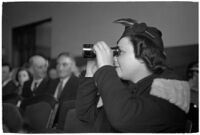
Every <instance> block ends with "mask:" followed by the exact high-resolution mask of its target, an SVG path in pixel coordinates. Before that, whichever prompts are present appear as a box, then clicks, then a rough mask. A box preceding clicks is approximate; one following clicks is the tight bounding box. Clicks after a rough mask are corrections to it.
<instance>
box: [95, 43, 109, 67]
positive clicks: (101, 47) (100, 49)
mask: <svg viewBox="0 0 200 135" xmlns="http://www.w3.org/2000/svg"><path fill="white" fill-rule="evenodd" d="M93 49H94V51H95V52H96V59H97V65H98V68H100V67H103V66H105V65H113V52H112V50H111V49H110V47H109V46H108V45H107V44H106V43H105V42H104V41H100V42H97V43H96V44H94V47H93Z"/></svg>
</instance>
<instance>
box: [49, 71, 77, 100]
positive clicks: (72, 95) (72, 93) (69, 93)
mask: <svg viewBox="0 0 200 135" xmlns="http://www.w3.org/2000/svg"><path fill="white" fill-rule="evenodd" d="M59 81H60V80H59V79H54V80H51V81H50V84H49V88H48V91H46V94H50V95H52V96H54V93H55V91H56V88H57V86H58V84H59ZM78 84H79V79H78V78H77V77H76V76H74V75H72V76H71V77H70V78H69V80H68V82H67V83H66V84H65V86H64V87H63V90H62V93H61V95H60V98H59V102H60V103H61V102H63V101H67V100H75V99H76V93H77V89H78Z"/></svg>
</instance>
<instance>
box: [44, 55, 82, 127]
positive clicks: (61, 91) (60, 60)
mask: <svg viewBox="0 0 200 135" xmlns="http://www.w3.org/2000/svg"><path fill="white" fill-rule="evenodd" d="M56 60H57V66H56V70H57V74H58V79H54V80H52V81H51V83H50V85H49V91H48V94H51V95H52V96H53V97H54V98H55V99H56V100H57V101H58V102H59V106H60V107H61V106H62V104H63V102H66V101H70V100H75V99H76V91H77V88H78V82H79V80H78V78H77V77H76V76H75V75H74V74H73V70H74V66H75V61H74V59H73V58H72V56H70V54H69V53H66V52H64V53H61V54H59V55H58V57H57V59H56ZM60 109H64V108H59V110H60ZM59 112H60V111H58V113H59ZM59 117H60V116H59ZM58 119H59V120H61V121H62V122H61V123H62V124H61V125H62V127H63V124H64V119H65V118H58V115H57V116H56V120H55V123H58ZM59 123H60V122H59ZM59 127H60V125H59Z"/></svg>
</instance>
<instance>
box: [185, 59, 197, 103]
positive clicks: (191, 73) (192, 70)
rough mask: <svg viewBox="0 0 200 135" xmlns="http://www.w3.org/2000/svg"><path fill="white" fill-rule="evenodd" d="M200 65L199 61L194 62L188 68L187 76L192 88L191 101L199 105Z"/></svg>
mask: <svg viewBox="0 0 200 135" xmlns="http://www.w3.org/2000/svg"><path fill="white" fill-rule="evenodd" d="M198 67H199V65H198V62H192V63H190V64H189V65H188V68H187V78H188V82H189V85H190V89H191V103H194V104H196V105H197V106H198V105H199V97H198V95H199V69H198Z"/></svg>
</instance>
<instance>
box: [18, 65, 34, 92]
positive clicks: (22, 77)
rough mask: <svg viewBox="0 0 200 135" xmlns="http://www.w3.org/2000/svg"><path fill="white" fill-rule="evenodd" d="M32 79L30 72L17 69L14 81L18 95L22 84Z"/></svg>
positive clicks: (24, 69)
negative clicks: (16, 83) (16, 84)
mask: <svg viewBox="0 0 200 135" xmlns="http://www.w3.org/2000/svg"><path fill="white" fill-rule="evenodd" d="M31 78H32V76H31V74H30V72H29V71H28V70H27V69H26V68H19V69H18V71H17V73H16V81H17V82H18V94H19V95H21V94H22V88H23V86H24V83H25V82H26V81H28V80H30V79H31Z"/></svg>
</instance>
